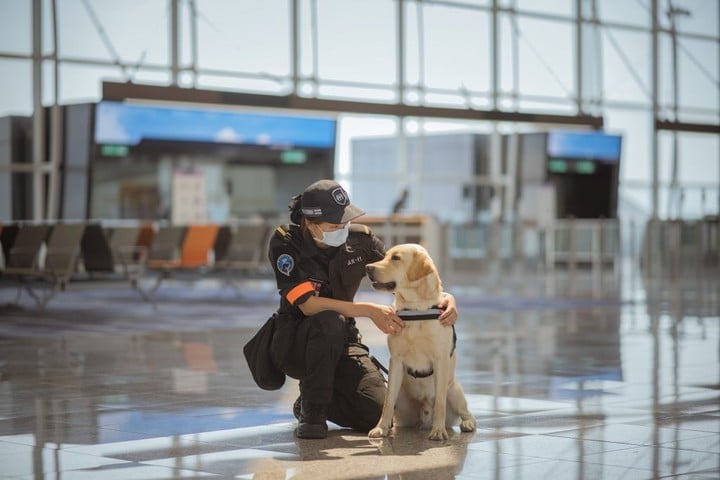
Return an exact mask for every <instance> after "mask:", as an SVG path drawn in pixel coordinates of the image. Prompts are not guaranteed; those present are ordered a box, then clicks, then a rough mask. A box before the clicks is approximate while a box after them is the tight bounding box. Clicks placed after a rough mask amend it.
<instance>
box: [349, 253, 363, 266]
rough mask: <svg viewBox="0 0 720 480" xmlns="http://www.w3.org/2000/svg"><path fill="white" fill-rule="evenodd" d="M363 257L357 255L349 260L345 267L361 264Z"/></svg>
mask: <svg viewBox="0 0 720 480" xmlns="http://www.w3.org/2000/svg"><path fill="white" fill-rule="evenodd" d="M362 259H363V257H362V256H361V255H358V256H357V257H353V258H349V259H348V261H347V266H348V267H349V266H350V265H355V264H356V263H360V262H362Z"/></svg>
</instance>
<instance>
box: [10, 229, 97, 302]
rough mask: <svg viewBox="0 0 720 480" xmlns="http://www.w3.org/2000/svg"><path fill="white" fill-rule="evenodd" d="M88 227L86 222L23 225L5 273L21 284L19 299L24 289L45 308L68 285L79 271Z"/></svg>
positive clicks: (14, 282) (11, 280) (13, 281)
mask: <svg viewBox="0 0 720 480" xmlns="http://www.w3.org/2000/svg"><path fill="white" fill-rule="evenodd" d="M85 227H86V225H85V224H84V223H74V224H69V223H68V224H66V223H58V224H55V225H52V226H50V225H23V226H21V227H20V229H19V230H18V233H17V237H16V238H15V242H14V244H13V246H12V247H11V248H10V253H9V256H8V262H7V266H6V267H5V269H4V270H3V277H2V278H3V280H4V281H7V282H9V283H12V284H14V285H16V286H17V287H18V296H17V298H16V303H17V302H18V301H19V299H20V295H21V294H22V292H23V291H25V292H27V294H28V295H30V296H31V297H32V298H33V300H35V302H36V303H37V305H38V306H39V307H40V308H45V306H46V305H47V303H48V302H49V301H50V300H51V299H52V298H53V297H54V296H55V294H56V293H57V292H59V291H61V290H64V289H65V287H66V285H67V284H68V282H70V280H71V278H72V276H73V274H74V273H75V271H76V267H77V262H78V259H79V257H80V251H81V239H82V237H83V233H84V231H85Z"/></svg>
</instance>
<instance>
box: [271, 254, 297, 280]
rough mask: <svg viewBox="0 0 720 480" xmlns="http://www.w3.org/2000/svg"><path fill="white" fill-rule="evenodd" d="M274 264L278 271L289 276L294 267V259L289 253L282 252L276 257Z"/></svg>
mask: <svg viewBox="0 0 720 480" xmlns="http://www.w3.org/2000/svg"><path fill="white" fill-rule="evenodd" d="M275 266H276V267H277V270H278V272H280V273H282V274H283V275H285V276H287V277H289V276H290V272H292V271H293V268H295V260H294V259H293V257H292V256H291V255H288V254H287V253H283V254H282V255H280V256H279V257H278V259H277V262H275Z"/></svg>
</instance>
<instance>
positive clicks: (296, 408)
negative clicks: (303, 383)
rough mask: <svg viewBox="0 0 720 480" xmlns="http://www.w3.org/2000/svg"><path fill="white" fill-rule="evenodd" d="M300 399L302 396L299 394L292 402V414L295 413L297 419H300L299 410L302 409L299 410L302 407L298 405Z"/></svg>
mask: <svg viewBox="0 0 720 480" xmlns="http://www.w3.org/2000/svg"><path fill="white" fill-rule="evenodd" d="M301 399H302V397H301V396H300V395H298V397H297V399H295V403H293V415H295V418H296V419H297V420H298V421H300V412H301V411H302V410H301V408H302V407H301V406H300V405H301V404H300V401H301Z"/></svg>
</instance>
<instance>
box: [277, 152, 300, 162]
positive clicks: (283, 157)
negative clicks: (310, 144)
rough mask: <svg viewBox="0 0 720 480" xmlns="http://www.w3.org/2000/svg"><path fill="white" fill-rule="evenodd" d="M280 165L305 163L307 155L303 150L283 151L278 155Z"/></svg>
mask: <svg viewBox="0 0 720 480" xmlns="http://www.w3.org/2000/svg"><path fill="white" fill-rule="evenodd" d="M280 161H281V162H282V163H305V162H306V161H307V153H306V152H305V151H304V150H285V151H283V152H281V153H280Z"/></svg>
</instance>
